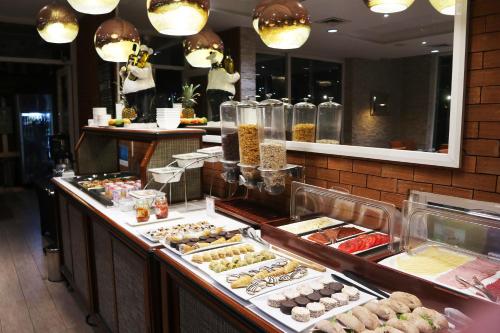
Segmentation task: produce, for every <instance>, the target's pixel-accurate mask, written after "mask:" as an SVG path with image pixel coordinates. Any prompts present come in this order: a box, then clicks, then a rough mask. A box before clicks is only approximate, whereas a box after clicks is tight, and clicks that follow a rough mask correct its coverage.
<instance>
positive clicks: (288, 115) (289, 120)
mask: <svg viewBox="0 0 500 333" xmlns="http://www.w3.org/2000/svg"><path fill="white" fill-rule="evenodd" d="M281 101H282V102H283V109H284V111H285V133H286V140H287V141H292V126H293V105H292V104H290V103H288V98H282V99H281Z"/></svg>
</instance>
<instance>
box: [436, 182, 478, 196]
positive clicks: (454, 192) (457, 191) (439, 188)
mask: <svg viewBox="0 0 500 333" xmlns="http://www.w3.org/2000/svg"><path fill="white" fill-rule="evenodd" d="M432 191H433V192H434V193H437V194H443V195H450V196H453V197H461V198H466V199H472V196H473V194H474V191H473V190H466V189H463V188H458V187H451V186H443V185H434V186H433V188H432Z"/></svg>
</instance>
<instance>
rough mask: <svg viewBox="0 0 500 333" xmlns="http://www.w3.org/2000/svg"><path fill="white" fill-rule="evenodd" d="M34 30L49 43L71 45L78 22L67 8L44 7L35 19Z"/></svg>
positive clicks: (63, 6) (57, 6)
mask: <svg viewBox="0 0 500 333" xmlns="http://www.w3.org/2000/svg"><path fill="white" fill-rule="evenodd" d="M36 30H37V31H38V33H39V34H40V36H41V37H42V38H43V39H44V40H45V41H46V42H49V43H56V44H63V43H71V42H72V41H73V40H74V39H75V38H76V36H77V35H78V20H77V19H76V16H75V14H74V13H73V11H72V10H71V8H69V7H68V6H65V5H62V4H58V3H53V4H50V5H46V6H45V7H43V8H42V9H40V11H39V12H38V15H37V17H36Z"/></svg>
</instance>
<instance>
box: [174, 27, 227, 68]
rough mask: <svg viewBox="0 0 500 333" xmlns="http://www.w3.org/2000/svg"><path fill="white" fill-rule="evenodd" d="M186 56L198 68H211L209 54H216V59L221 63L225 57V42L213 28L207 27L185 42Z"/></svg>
mask: <svg viewBox="0 0 500 333" xmlns="http://www.w3.org/2000/svg"><path fill="white" fill-rule="evenodd" d="M182 45H183V47H184V56H185V57H186V60H187V62H188V63H189V64H190V65H191V66H193V67H198V68H210V67H211V66H212V63H211V61H210V59H208V56H209V55H210V53H212V52H213V53H214V54H215V60H216V61H217V62H218V63H220V62H222V59H223V58H224V43H223V42H222V39H220V37H219V35H217V34H216V33H215V32H213V31H212V29H210V28H208V27H205V28H203V30H202V31H200V32H199V33H198V34H196V35H193V36H189V37H187V38H186V39H185V40H184V42H183V44H182Z"/></svg>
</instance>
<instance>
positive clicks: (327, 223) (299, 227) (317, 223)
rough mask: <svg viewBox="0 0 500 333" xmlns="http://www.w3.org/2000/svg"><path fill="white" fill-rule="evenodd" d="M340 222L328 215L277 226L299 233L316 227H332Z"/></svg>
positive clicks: (316, 228) (313, 229) (340, 222)
mask: <svg viewBox="0 0 500 333" xmlns="http://www.w3.org/2000/svg"><path fill="white" fill-rule="evenodd" d="M342 223H343V222H342V221H338V220H334V219H331V218H329V217H319V218H315V219H312V220H305V221H301V222H295V223H290V224H286V225H282V226H280V227H278V228H280V229H282V230H285V231H288V232H291V233H292V234H295V235H301V234H305V233H308V232H311V231H315V230H318V229H324V228H328V227H333V226H336V225H339V224H342Z"/></svg>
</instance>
